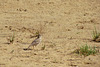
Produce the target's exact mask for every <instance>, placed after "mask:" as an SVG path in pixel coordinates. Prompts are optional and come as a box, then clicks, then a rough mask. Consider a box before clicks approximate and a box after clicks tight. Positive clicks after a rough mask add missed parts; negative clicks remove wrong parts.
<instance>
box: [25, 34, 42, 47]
mask: <svg viewBox="0 0 100 67" xmlns="http://www.w3.org/2000/svg"><path fill="white" fill-rule="evenodd" d="M36 37H37V38H36V39H35V40H34V41H33V42H32V43H31V44H30V45H29V46H28V48H27V49H29V48H30V47H31V46H33V49H34V46H37V45H38V44H40V42H41V37H42V36H41V35H40V34H38V35H36Z"/></svg>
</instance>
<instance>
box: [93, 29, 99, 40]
mask: <svg viewBox="0 0 100 67" xmlns="http://www.w3.org/2000/svg"><path fill="white" fill-rule="evenodd" d="M99 36H100V33H99V32H97V30H96V27H95V30H93V34H92V37H93V41H96V39H98V38H99Z"/></svg>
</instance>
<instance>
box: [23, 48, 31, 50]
mask: <svg viewBox="0 0 100 67" xmlns="http://www.w3.org/2000/svg"><path fill="white" fill-rule="evenodd" d="M23 50H32V49H29V48H24V49H23Z"/></svg>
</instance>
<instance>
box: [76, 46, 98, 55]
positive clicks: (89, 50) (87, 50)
mask: <svg viewBox="0 0 100 67" xmlns="http://www.w3.org/2000/svg"><path fill="white" fill-rule="evenodd" d="M75 53H77V54H80V55H84V56H89V55H94V54H96V53H97V50H96V48H95V47H90V46H88V45H87V44H86V45H84V46H82V47H80V49H77V50H75Z"/></svg>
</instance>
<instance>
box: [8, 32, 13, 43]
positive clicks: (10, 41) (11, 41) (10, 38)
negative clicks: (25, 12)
mask: <svg viewBox="0 0 100 67" xmlns="http://www.w3.org/2000/svg"><path fill="white" fill-rule="evenodd" d="M14 39H15V34H14V33H13V34H12V36H10V37H9V38H8V39H7V40H8V42H9V44H13V42H14Z"/></svg>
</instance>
